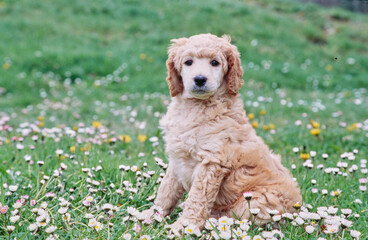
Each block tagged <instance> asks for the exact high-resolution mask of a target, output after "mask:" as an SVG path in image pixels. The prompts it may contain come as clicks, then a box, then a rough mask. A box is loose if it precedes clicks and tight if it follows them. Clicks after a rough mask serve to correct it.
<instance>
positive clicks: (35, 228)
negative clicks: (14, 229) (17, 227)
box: [28, 223, 38, 232]
mask: <svg viewBox="0 0 368 240" xmlns="http://www.w3.org/2000/svg"><path fill="white" fill-rule="evenodd" d="M37 229H38V226H37V224H35V223H31V224H30V225H29V226H28V230H29V231H30V232H35V231H36V230H37Z"/></svg>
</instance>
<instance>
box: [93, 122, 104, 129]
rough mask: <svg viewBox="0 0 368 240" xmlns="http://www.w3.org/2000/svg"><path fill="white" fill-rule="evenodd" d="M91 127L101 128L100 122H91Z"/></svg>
mask: <svg viewBox="0 0 368 240" xmlns="http://www.w3.org/2000/svg"><path fill="white" fill-rule="evenodd" d="M92 126H93V127H94V128H99V127H101V126H102V122H99V121H93V122H92Z"/></svg>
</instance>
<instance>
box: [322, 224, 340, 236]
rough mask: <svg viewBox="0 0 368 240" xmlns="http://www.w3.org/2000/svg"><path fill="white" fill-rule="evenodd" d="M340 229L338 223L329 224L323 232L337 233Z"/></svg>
mask: <svg viewBox="0 0 368 240" xmlns="http://www.w3.org/2000/svg"><path fill="white" fill-rule="evenodd" d="M338 231H339V226H338V225H332V224H328V225H326V229H325V230H324V231H323V232H324V233H327V234H334V233H337V232H338Z"/></svg>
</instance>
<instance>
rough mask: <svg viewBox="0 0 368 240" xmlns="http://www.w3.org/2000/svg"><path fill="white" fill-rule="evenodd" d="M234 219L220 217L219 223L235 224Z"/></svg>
mask: <svg viewBox="0 0 368 240" xmlns="http://www.w3.org/2000/svg"><path fill="white" fill-rule="evenodd" d="M233 223H234V220H233V219H232V218H228V217H226V216H223V217H220V218H219V220H218V224H219V225H222V226H223V225H233Z"/></svg>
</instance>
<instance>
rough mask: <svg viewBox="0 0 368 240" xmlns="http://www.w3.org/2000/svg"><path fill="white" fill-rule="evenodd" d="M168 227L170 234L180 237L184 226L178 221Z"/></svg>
mask: <svg viewBox="0 0 368 240" xmlns="http://www.w3.org/2000/svg"><path fill="white" fill-rule="evenodd" d="M169 227H170V232H172V233H173V234H174V235H175V236H180V235H182V234H183V230H184V226H183V223H182V222H181V221H180V219H178V220H177V221H176V222H174V223H173V224H171V225H170V226H169Z"/></svg>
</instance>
